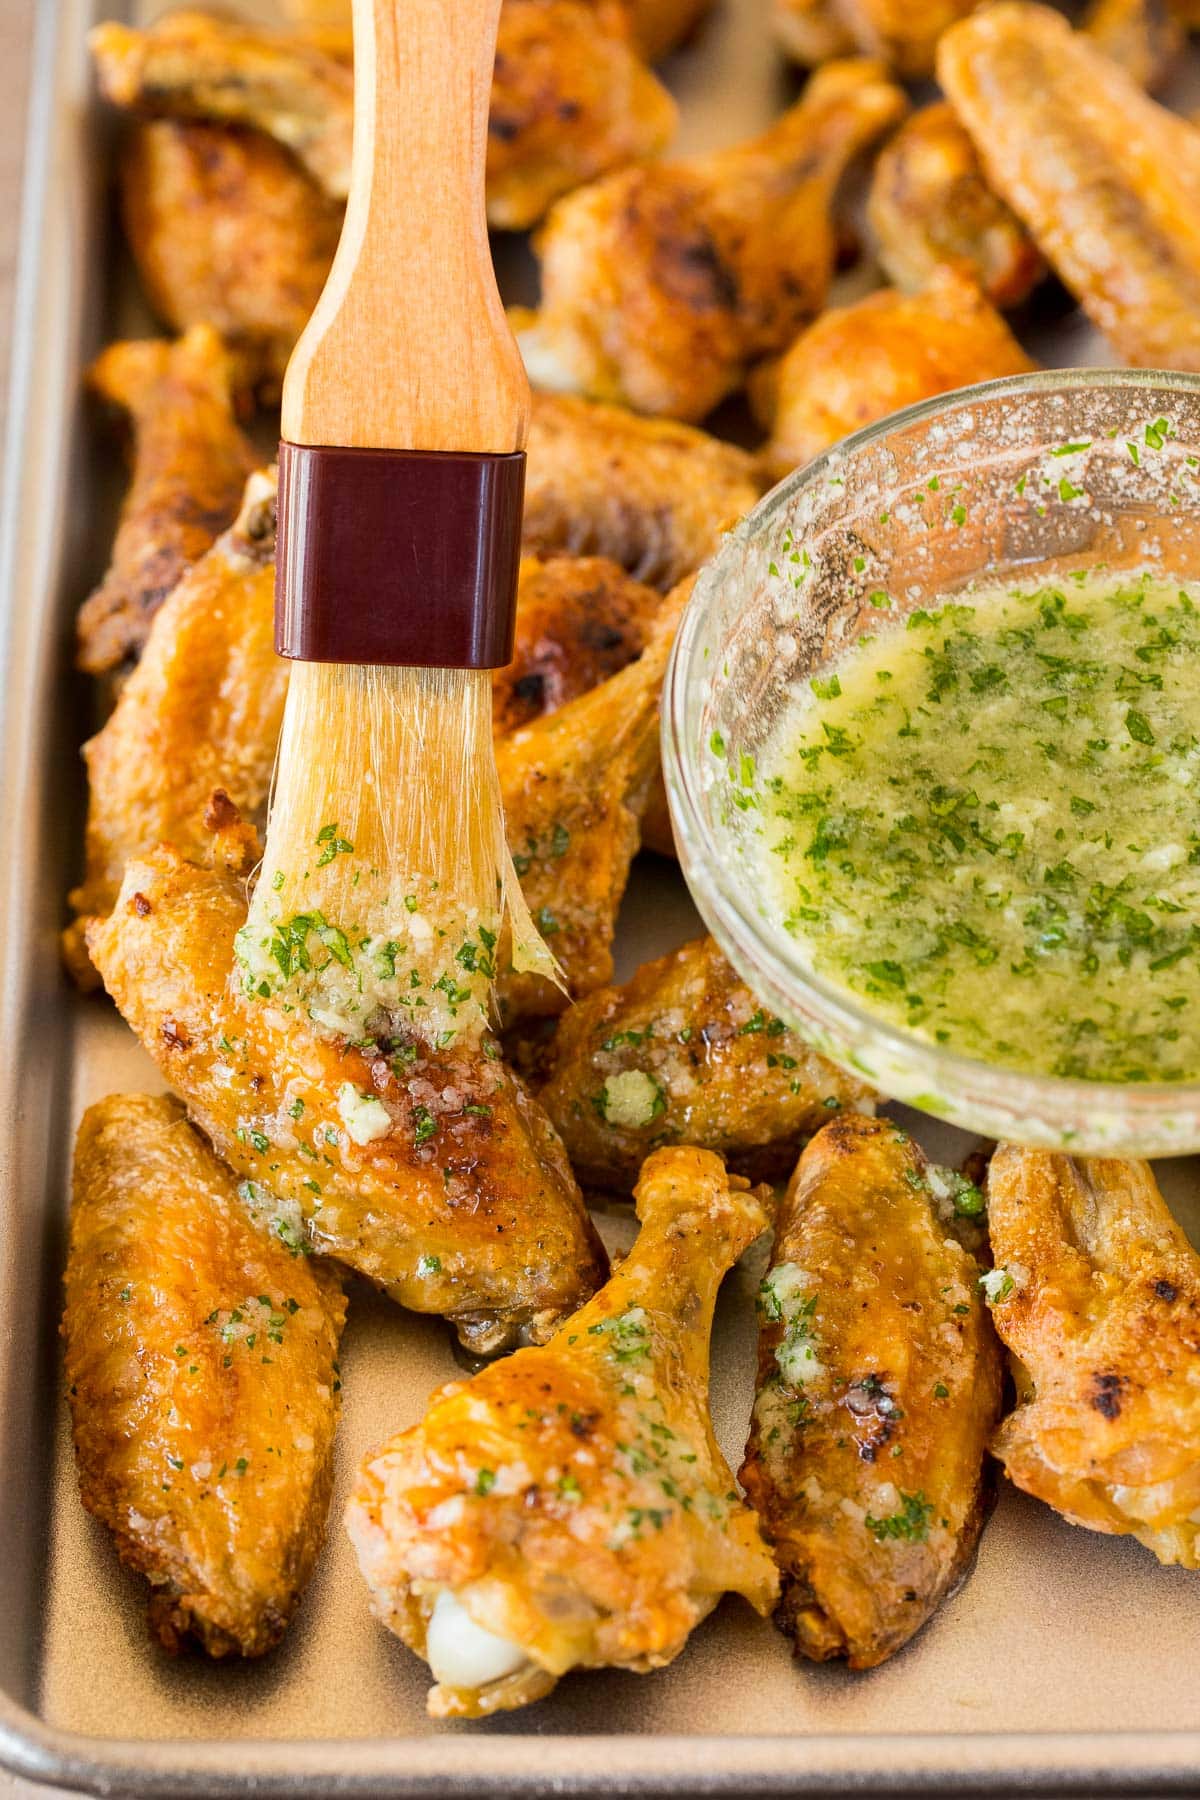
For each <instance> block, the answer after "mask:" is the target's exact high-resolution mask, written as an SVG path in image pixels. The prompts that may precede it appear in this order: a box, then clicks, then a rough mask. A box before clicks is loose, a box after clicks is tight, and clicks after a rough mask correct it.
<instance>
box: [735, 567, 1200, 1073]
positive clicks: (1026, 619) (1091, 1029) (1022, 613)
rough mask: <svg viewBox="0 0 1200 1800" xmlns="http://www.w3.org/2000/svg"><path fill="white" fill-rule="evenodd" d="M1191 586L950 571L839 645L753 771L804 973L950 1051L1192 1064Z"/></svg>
mask: <svg viewBox="0 0 1200 1800" xmlns="http://www.w3.org/2000/svg"><path fill="white" fill-rule="evenodd" d="M1198 775H1200V587H1195V588H1193V587H1189V586H1180V585H1179V584H1178V583H1174V582H1170V581H1167V580H1163V579H1162V578H1161V577H1156V576H1150V575H1132V576H1131V575H1122V576H1115V575H1105V574H1103V573H1093V574H1086V575H1079V576H1076V577H1073V578H1068V579H1065V580H1064V579H1060V580H1056V581H1055V582H1054V583H1052V584H1050V585H1046V586H1040V587H1029V588H1017V587H1004V588H995V589H982V588H979V589H973V590H971V591H970V592H968V593H966V594H962V595H957V596H956V597H955V598H954V599H953V600H951V601H948V602H947V603H946V604H945V605H943V606H940V607H939V608H937V609H936V610H926V611H920V612H915V613H913V614H911V615H910V616H909V617H908V619H907V620H906V621H904V622H903V623H902V624H900V625H897V626H891V627H885V628H884V629H882V630H881V631H879V632H878V633H877V634H876V635H875V636H874V637H872V638H869V639H861V640H859V642H858V643H856V644H855V645H854V646H853V648H852V649H851V650H849V651H848V652H847V653H846V655H845V656H844V657H843V658H842V659H841V660H840V661H839V662H838V663H837V664H836V665H834V666H832V667H830V668H828V669H826V670H825V671H824V672H823V675H822V676H821V677H819V678H817V679H814V681H813V682H812V683H811V693H810V695H809V696H808V697H807V699H806V700H805V701H804V702H803V703H802V704H801V706H800V707H799V709H798V710H797V709H793V710H791V711H790V712H788V713H786V714H785V715H784V718H783V719H782V721H781V723H780V725H779V726H778V727H777V728H776V732H775V735H774V736H773V738H772V739H771V740H770V741H769V743H768V744H767V746H766V747H765V749H764V752H763V754H762V755H761V756H760V758H759V761H758V766H757V768H756V770H755V771H754V783H753V784H754V789H755V799H756V802H757V807H758V809H759V812H760V817H761V823H762V831H761V834H759V835H758V836H757V838H756V840H755V841H756V844H757V846H758V852H757V853H758V855H759V857H760V858H761V869H760V870H759V871H758V873H759V875H760V877H761V881H762V886H763V891H764V892H765V894H766V896H767V906H768V909H769V911H770V912H771V913H772V915H774V916H777V918H778V921H779V924H780V925H781V927H782V928H783V929H785V930H786V931H787V932H788V933H789V934H791V935H792V936H793V938H794V939H795V940H796V941H797V943H798V944H799V945H800V947H801V949H802V951H803V954H804V955H805V958H806V960H808V961H809V962H810V963H811V966H812V968H813V969H814V971H815V972H816V973H817V974H819V975H821V976H823V977H824V978H825V979H826V980H829V981H831V982H834V983H837V984H839V985H842V986H843V987H845V988H848V989H849V990H851V992H852V993H853V994H854V995H855V996H857V997H858V998H859V1000H860V1001H861V1002H862V1003H863V1004H864V1005H866V1006H867V1007H868V1008H869V1009H870V1010H871V1011H873V1012H875V1013H877V1014H880V1015H882V1016H884V1017H885V1018H887V1019H889V1020H891V1021H893V1022H894V1023H896V1024H898V1025H901V1026H904V1027H906V1028H908V1029H910V1030H913V1031H915V1032H917V1033H918V1034H920V1035H921V1036H923V1037H926V1038H928V1039H929V1040H931V1041H933V1042H935V1043H939V1044H944V1045H945V1046H946V1047H947V1048H949V1049H952V1050H955V1051H958V1052H960V1053H962V1054H965V1055H968V1056H974V1057H978V1058H981V1059H983V1060H985V1061H987V1062H990V1063H998V1064H1002V1065H1006V1066H1009V1067H1011V1068H1014V1069H1019V1070H1022V1071H1025V1072H1029V1073H1035V1074H1036V1073H1040V1074H1052V1075H1060V1076H1073V1077H1077V1078H1082V1079H1085V1080H1094V1081H1120V1082H1144V1081H1184V1080H1195V1079H1196V1078H1197V1077H1200V1005H1198V1004H1197V1001H1198V1000H1200V787H1198V782H1197V777H1198Z"/></svg>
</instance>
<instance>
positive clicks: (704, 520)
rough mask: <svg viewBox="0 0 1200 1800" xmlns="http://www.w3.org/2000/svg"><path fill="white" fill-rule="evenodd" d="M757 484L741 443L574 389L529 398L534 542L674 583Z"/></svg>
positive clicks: (527, 532) (529, 503) (661, 583)
mask: <svg viewBox="0 0 1200 1800" xmlns="http://www.w3.org/2000/svg"><path fill="white" fill-rule="evenodd" d="M761 492H762V481H761V479H760V478H759V476H758V475H757V473H756V471H755V468H754V464H753V461H752V459H751V458H750V457H749V456H747V455H746V453H745V451H744V450H738V449H735V447H734V446H733V445H732V444H726V443H722V441H721V440H720V439H719V438H715V437H710V436H709V435H708V433H707V432H703V431H698V430H697V429H696V428H695V427H694V426H690V425H678V424H676V423H674V422H673V421H671V420H667V419H643V418H639V416H638V415H637V414H636V413H632V412H629V411H627V410H626V409H625V408H624V407H620V406H602V405H599V404H598V403H597V402H595V401H592V400H583V399H579V398H577V397H575V396H573V395H569V394H537V393H535V394H534V396H533V413H532V416H531V420H530V428H529V464H528V470H527V475H526V483H525V517H524V524H523V535H524V540H525V544H526V547H527V548H528V549H531V550H537V551H539V552H541V553H543V554H545V553H546V552H549V551H552V550H566V551H569V552H570V553H571V554H572V555H573V556H609V557H611V558H612V559H613V561H614V562H618V563H620V564H621V566H622V568H625V569H628V571H629V572H630V574H631V575H634V576H636V577H637V579H638V580H639V581H646V582H649V583H650V584H651V586H653V587H658V588H670V587H674V585H675V583H676V582H677V581H681V580H682V579H683V577H684V576H685V575H690V574H691V573H692V572H693V570H695V569H697V568H699V566H700V564H701V563H702V562H703V561H704V560H705V558H706V557H708V556H710V555H711V554H712V552H713V551H714V550H715V549H716V546H717V542H718V540H719V538H720V535H721V533H722V531H724V530H726V529H727V527H728V526H730V525H732V524H735V523H736V521H737V520H738V519H740V518H741V517H742V515H743V513H747V512H749V510H750V508H751V507H752V506H753V505H754V504H755V502H756V501H757V499H758V497H759V495H760V494H761Z"/></svg>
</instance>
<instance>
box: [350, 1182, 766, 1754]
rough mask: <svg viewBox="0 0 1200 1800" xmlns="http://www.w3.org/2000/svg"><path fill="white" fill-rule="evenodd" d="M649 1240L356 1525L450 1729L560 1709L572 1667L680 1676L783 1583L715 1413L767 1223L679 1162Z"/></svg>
mask: <svg viewBox="0 0 1200 1800" xmlns="http://www.w3.org/2000/svg"><path fill="white" fill-rule="evenodd" d="M637 1204H638V1217H639V1219H640V1220H641V1232H640V1234H639V1236H638V1239H637V1242H636V1243H635V1245H634V1247H633V1250H632V1251H631V1252H630V1254H629V1255H628V1256H627V1257H626V1258H625V1260H624V1261H623V1262H622V1263H621V1264H620V1266H619V1268H618V1269H617V1271H616V1272H615V1273H614V1274H613V1276H612V1277H611V1278H610V1280H609V1282H608V1285H607V1286H606V1287H605V1288H604V1289H603V1290H602V1291H601V1292H600V1293H599V1294H597V1295H596V1297H595V1298H594V1300H592V1301H591V1303H590V1304H589V1305H588V1306H586V1307H584V1309H583V1310H582V1311H581V1312H579V1313H577V1314H576V1315H575V1317H574V1318H572V1319H569V1320H567V1321H566V1323H565V1324H564V1325H563V1326H562V1328H561V1329H560V1330H559V1331H558V1332H557V1333H556V1335H555V1336H554V1337H553V1338H552V1339H551V1341H550V1342H549V1343H548V1344H547V1345H545V1347H544V1348H542V1349H538V1350H525V1351H521V1352H519V1353H518V1354H517V1355H516V1356H513V1357H510V1358H509V1359H507V1360H506V1361H504V1362H502V1363H498V1364H495V1365H494V1366H493V1367H492V1368H489V1369H485V1370H484V1371H483V1373H482V1374H479V1375H476V1376H475V1378H474V1380H472V1381H469V1382H463V1381H456V1382H452V1383H451V1384H450V1386H448V1387H445V1388H443V1389H442V1390H441V1391H440V1393H438V1394H436V1395H435V1396H434V1399H433V1401H432V1403H431V1405H430V1407H429V1410H428V1412H427V1413H426V1415H425V1418H424V1420H423V1421H422V1423H421V1424H420V1425H417V1426H415V1427H413V1429H412V1430H410V1431H405V1432H402V1433H401V1434H400V1435H399V1436H398V1437H395V1438H393V1439H392V1440H391V1441H390V1442H389V1443H386V1444H384V1445H383V1446H382V1447H381V1448H380V1449H378V1450H376V1451H375V1452H373V1453H372V1454H371V1455H370V1456H368V1457H367V1459H366V1461H365V1462H364V1463H363V1465H362V1468H361V1469H360V1471H359V1475H358V1481H357V1484H356V1487H355V1490H354V1493H353V1495H352V1497H351V1501H350V1505H349V1509H348V1512H347V1518H346V1523H347V1527H348V1529H349V1532H350V1536H351V1538H352V1540H353V1542H354V1546H355V1549H356V1550H357V1552H358V1559H359V1562H360V1564H361V1566H362V1570H363V1574H364V1575H365V1576H366V1579H367V1584H368V1586H369V1587H370V1589H371V1597H372V1604H373V1606H374V1609H375V1611H376V1613H377V1614H378V1615H379V1617H380V1618H381V1619H382V1620H383V1622H384V1624H386V1625H388V1626H389V1627H390V1628H391V1629H392V1630H393V1631H395V1632H396V1633H397V1634H398V1635H399V1636H400V1637H401V1638H403V1640H404V1642H405V1643H406V1644H408V1645H409V1646H410V1647H411V1648H412V1649H413V1650H415V1651H416V1652H417V1654H418V1655H420V1656H423V1657H425V1659H426V1660H427V1661H428V1663H429V1664H430V1666H431V1668H432V1670H433V1674H434V1677H435V1679H436V1682H437V1686H436V1687H434V1688H433V1689H432V1691H431V1693H430V1695H429V1710H430V1712H431V1713H432V1714H433V1715H434V1716H435V1717H443V1718H444V1717H453V1716H459V1717H471V1718H477V1717H480V1716H482V1715H486V1714H488V1713H492V1712H497V1711H500V1710H504V1709H507V1708H510V1707H514V1706H521V1705H524V1704H525V1703H526V1702H527V1701H530V1700H536V1699H539V1698H540V1697H541V1696H542V1695H544V1694H546V1693H548V1692H549V1691H550V1689H551V1688H552V1687H553V1686H554V1684H555V1682H556V1681H557V1680H558V1679H559V1678H560V1677H561V1676H562V1675H565V1674H566V1673H567V1671H568V1670H570V1669H573V1668H601V1667H607V1666H614V1665H615V1666H617V1667H620V1668H627V1669H634V1670H647V1669H653V1668H657V1667H660V1666H661V1665H662V1664H664V1663H668V1662H670V1661H671V1660H672V1659H673V1658H674V1657H676V1656H677V1655H678V1654H679V1652H680V1651H681V1650H682V1649H683V1647H684V1644H685V1643H686V1641H687V1638H688V1635H689V1633H690V1632H691V1631H692V1630H693V1628H694V1627H695V1626H696V1625H697V1624H699V1622H700V1620H701V1619H703V1618H704V1617H705V1615H706V1614H707V1613H709V1612H711V1610H712V1608H713V1607H714V1606H715V1605H716V1603H717V1601H718V1600H719V1599H720V1597H721V1595H722V1594H723V1593H725V1592H727V1591H733V1592H735V1593H740V1594H743V1595H744V1596H745V1597H746V1599H748V1600H749V1601H750V1603H751V1605H753V1606H755V1607H756V1608H757V1609H758V1610H759V1611H760V1612H766V1611H767V1610H768V1609H769V1608H770V1605H771V1602H772V1600H773V1599H774V1597H775V1593H776V1587H777V1584H776V1578H775V1571H774V1568H773V1566H772V1563H771V1560H770V1557H769V1555H768V1553H767V1551H766V1549H765V1548H764V1545H763V1542H762V1539H761V1537H760V1535H759V1531H758V1526H757V1523H756V1521H755V1518H754V1515H753V1513H752V1512H751V1511H750V1509H749V1507H747V1506H746V1505H745V1504H744V1503H743V1502H742V1500H741V1498H740V1497H739V1495H738V1492H737V1488H736V1486H735V1484H734V1480H733V1476H732V1475H731V1474H730V1471H729V1468H728V1465H727V1464H726V1462H725V1459H724V1457H723V1456H722V1455H721V1452H720V1450H719V1449H718V1447H717V1443H716V1440H715V1438H714V1436H713V1430H712V1424H711V1421H710V1419H709V1411H708V1340H709V1333H710V1331H711V1327H712V1317H713V1307H714V1303H715V1301H716V1295H717V1289H718V1287H719V1285H720V1282H721V1278H722V1276H723V1275H724V1273H725V1271H726V1270H727V1269H728V1268H729V1267H730V1266H731V1265H732V1264H733V1262H734V1261H735V1260H736V1259H737V1257H738V1256H739V1255H740V1254H741V1252H742V1251H743V1250H744V1249H745V1248H746V1247H747V1245H748V1244H750V1243H751V1242H752V1241H753V1239H754V1238H755V1237H757V1236H758V1234H759V1232H760V1231H761V1230H762V1229H763V1227H764V1225H765V1224H766V1222H767V1215H766V1212H765V1209H764V1207H763V1205H762V1202H761V1201H760V1199H759V1198H758V1196H757V1195H756V1194H755V1193H753V1192H750V1191H748V1190H747V1189H746V1186H745V1183H744V1182H739V1181H738V1180H737V1178H736V1177H733V1176H728V1175H726V1173H725V1171H724V1169H723V1167H722V1165H721V1161H720V1158H719V1157H716V1156H713V1155H710V1154H709V1153H708V1152H706V1151H703V1150H685V1149H679V1150H660V1151H659V1152H658V1153H657V1154H656V1155H654V1156H652V1157H651V1158H650V1159H649V1161H648V1162H647V1163H646V1165H645V1167H644V1169H643V1170H642V1176H641V1180H640V1181H639V1183H638V1188H637Z"/></svg>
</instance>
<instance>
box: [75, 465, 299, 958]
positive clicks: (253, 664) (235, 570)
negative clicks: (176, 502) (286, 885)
mask: <svg viewBox="0 0 1200 1800" xmlns="http://www.w3.org/2000/svg"><path fill="white" fill-rule="evenodd" d="M274 589H275V483H274V480H273V479H272V477H271V476H270V475H269V474H260V475H255V476H252V477H251V479H250V482H249V483H248V485H247V489H246V495H245V499H244V502H243V506H242V510H241V513H240V514H239V516H238V519H237V522H236V524H235V525H234V526H233V527H232V529H231V530H230V531H228V532H226V533H225V535H224V536H223V537H222V538H220V539H219V540H218V541H217V543H216V544H215V545H214V546H213V548H212V549H211V550H210V551H209V552H208V554H207V555H206V556H204V557H202V558H201V560H200V561H199V562H198V563H197V564H196V566H195V568H194V569H192V570H191V571H190V573H189V574H188V575H186V576H185V577H184V579H183V580H182V581H181V582H180V583H179V586H178V587H177V588H176V589H175V590H174V592H173V593H172V594H171V596H170V598H169V599H168V601H167V603H166V605H165V606H164V607H163V609H162V612H161V614H160V616H159V617H158V619H157V620H156V622H155V628H154V630H153V631H151V633H150V637H149V642H148V644H147V647H146V652H145V655H144V656H143V657H142V660H141V662H140V663H139V664H138V666H137V668H136V669H135V670H134V671H133V673H132V675H131V676H130V677H129V680H128V681H127V682H126V683H125V685H124V687H123V688H122V690H121V694H120V697H119V699H118V701H117V705H116V707H115V709H114V710H113V712H112V714H111V715H110V717H109V719H108V721H107V723H106V724H105V725H104V727H103V729H102V730H101V731H100V732H99V733H98V734H97V736H96V737H94V738H93V739H92V740H91V742H90V743H88V744H86V745H85V746H84V757H85V760H86V762H87V765H88V784H89V796H88V822H87V870H86V875H85V879H84V883H83V886H82V887H80V888H78V889H76V891H75V892H74V893H73V894H72V896H71V904H72V906H73V907H74V908H75V911H76V912H77V913H78V914H80V915H81V916H82V917H84V918H86V917H88V916H91V915H100V916H104V915H106V914H107V913H109V912H110V911H111V910H112V907H113V903H114V901H115V900H116V897H117V890H118V888H119V887H120V885H121V877H122V876H123V874H124V873H125V865H126V863H127V862H129V861H130V859H131V858H133V857H135V856H141V855H144V854H145V853H146V852H147V851H149V850H153V849H154V848H155V847H156V846H157V845H159V844H164V843H165V844H171V845H172V846H173V847H174V848H175V849H176V850H177V851H178V852H179V853H180V855H182V856H183V857H185V858H192V859H194V860H196V861H200V860H202V859H203V857H204V855H205V854H206V852H207V849H208V846H209V843H210V841H211V837H212V832H213V829H214V827H215V825H216V824H219V823H220V811H221V807H222V804H224V803H223V802H221V801H218V803H217V814H216V815H215V816H214V815H213V812H212V798H213V794H214V792H217V791H222V792H223V793H224V795H225V796H226V799H227V800H229V801H232V803H233V806H234V808H235V809H236V810H237V811H238V812H240V813H241V815H242V816H243V817H244V818H248V819H251V820H254V821H255V822H257V821H258V820H259V819H260V818H261V817H262V815H263V814H264V813H265V809H266V802H267V795H268V790H269V788H270V782H271V771H272V769H273V768H274V764H275V746H276V743H277V741H278V738H279V730H280V726H281V724H282V720H283V703H284V699H285V696H286V693H287V671H288V665H287V663H285V662H284V661H283V660H282V659H281V658H279V657H277V656H276V654H275V641H274ZM76 937H77V934H74V935H73V936H72V946H71V947H73V946H74V945H75V938H76ZM69 948H70V947H69ZM78 948H81V946H79V947H78ZM69 960H70V961H71V962H72V964H73V965H74V964H76V963H77V960H78V956H77V950H76V951H73V953H72V954H71V955H70V956H69Z"/></svg>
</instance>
